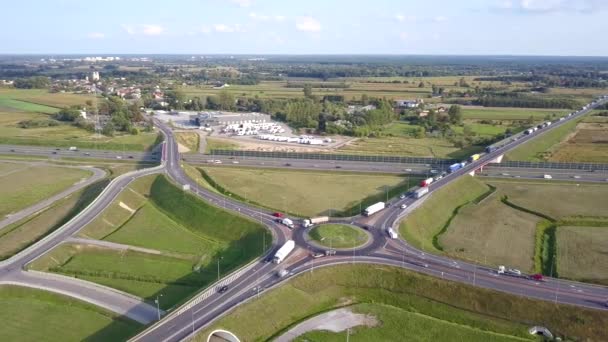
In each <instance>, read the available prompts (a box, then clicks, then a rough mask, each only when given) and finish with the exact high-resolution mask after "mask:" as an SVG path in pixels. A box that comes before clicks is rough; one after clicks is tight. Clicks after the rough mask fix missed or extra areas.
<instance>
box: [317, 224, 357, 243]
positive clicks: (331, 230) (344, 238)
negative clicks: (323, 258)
mask: <svg viewBox="0 0 608 342" xmlns="http://www.w3.org/2000/svg"><path fill="white" fill-rule="evenodd" d="M309 236H310V237H311V238H312V240H314V241H315V242H316V243H318V244H320V245H322V246H325V247H329V248H354V247H358V246H361V245H363V244H364V243H366V242H367V240H368V237H367V234H365V233H364V232H363V231H362V230H361V229H359V228H356V227H353V226H348V225H345V224H322V225H320V226H317V227H315V228H313V229H312V230H311V231H310V232H309Z"/></svg>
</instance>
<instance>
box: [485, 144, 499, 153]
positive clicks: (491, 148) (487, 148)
mask: <svg viewBox="0 0 608 342" xmlns="http://www.w3.org/2000/svg"><path fill="white" fill-rule="evenodd" d="M496 148H497V147H496V146H488V147H486V153H492V152H494V151H496Z"/></svg>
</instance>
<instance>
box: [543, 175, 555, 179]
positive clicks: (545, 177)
mask: <svg viewBox="0 0 608 342" xmlns="http://www.w3.org/2000/svg"><path fill="white" fill-rule="evenodd" d="M543 178H544V179H553V177H551V175H544V176H543Z"/></svg>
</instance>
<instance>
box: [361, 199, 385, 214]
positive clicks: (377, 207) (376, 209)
mask: <svg viewBox="0 0 608 342" xmlns="http://www.w3.org/2000/svg"><path fill="white" fill-rule="evenodd" d="M384 208H386V204H385V203H384V202H378V203H376V204H372V205H370V206H369V207H367V208H365V210H363V215H365V216H370V215H373V214H375V213H377V212H379V211H380V210H382V209H384Z"/></svg>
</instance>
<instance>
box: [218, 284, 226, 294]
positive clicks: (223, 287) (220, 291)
mask: <svg viewBox="0 0 608 342" xmlns="http://www.w3.org/2000/svg"><path fill="white" fill-rule="evenodd" d="M226 291H228V285H224V286H222V287H220V289H219V290H218V291H217V292H219V293H224V292H226Z"/></svg>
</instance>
